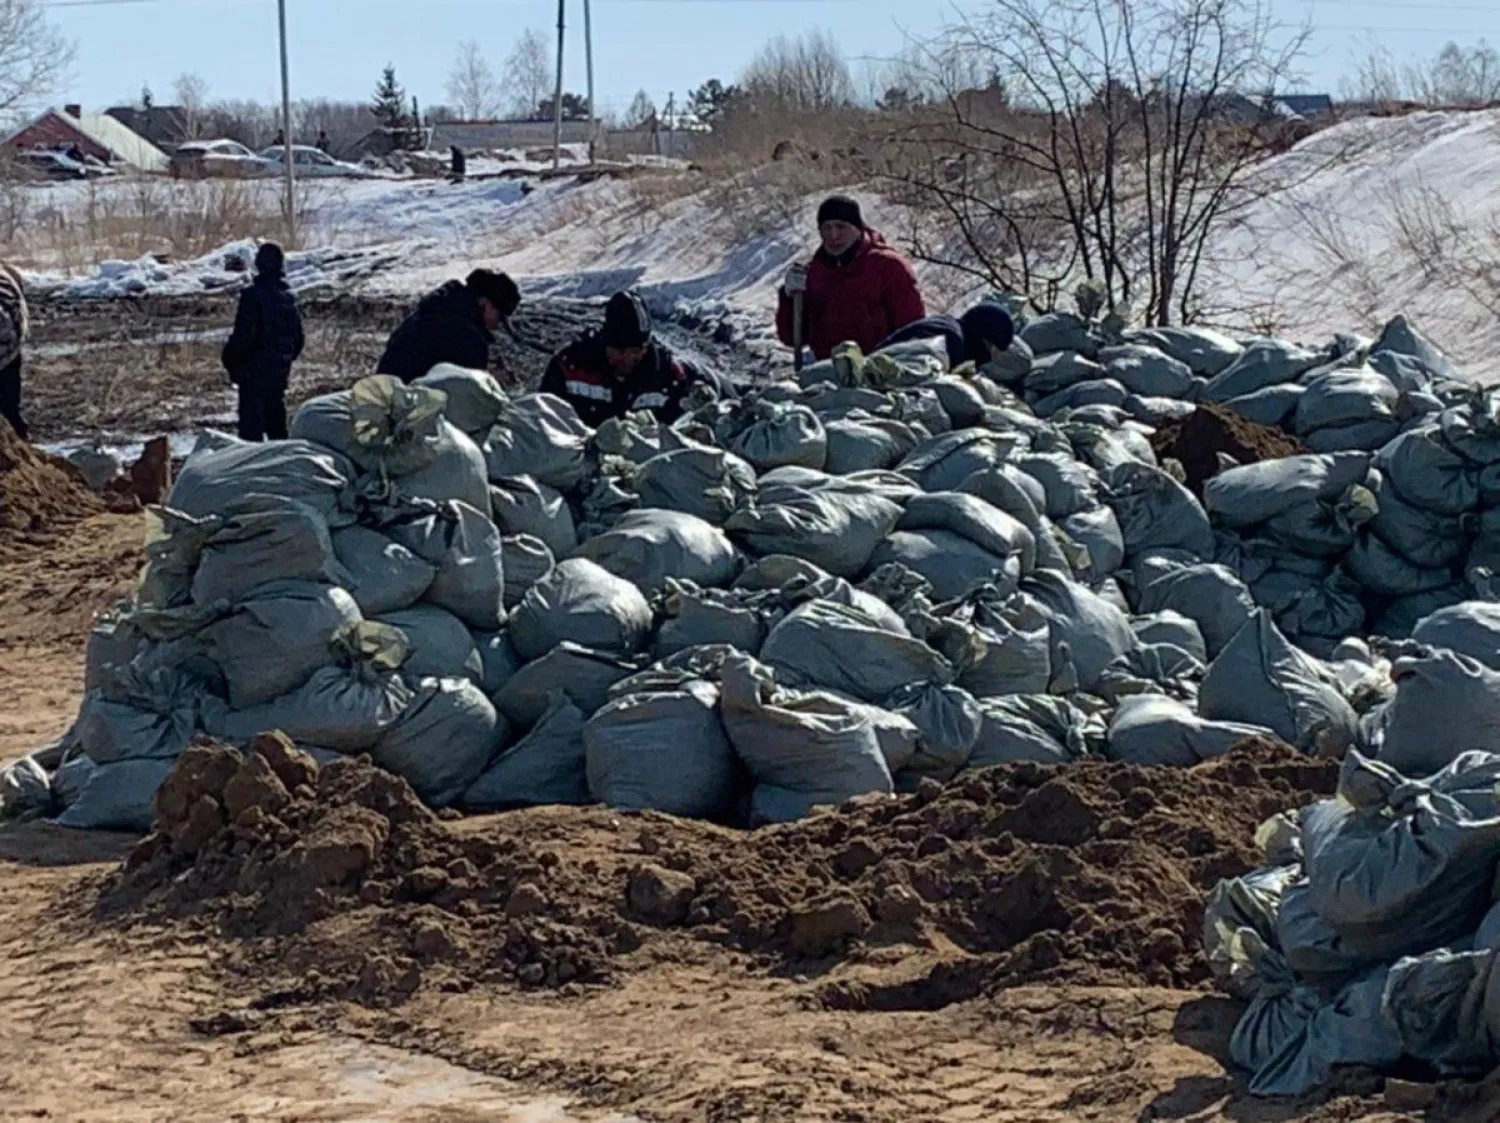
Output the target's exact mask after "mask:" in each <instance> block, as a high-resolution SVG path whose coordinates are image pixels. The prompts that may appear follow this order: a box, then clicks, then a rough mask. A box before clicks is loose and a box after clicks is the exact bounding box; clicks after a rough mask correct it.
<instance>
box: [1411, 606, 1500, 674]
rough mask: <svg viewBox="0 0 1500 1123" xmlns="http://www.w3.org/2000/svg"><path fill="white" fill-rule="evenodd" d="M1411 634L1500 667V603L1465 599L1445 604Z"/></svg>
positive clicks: (1433, 644) (1417, 638) (1482, 662)
mask: <svg viewBox="0 0 1500 1123" xmlns="http://www.w3.org/2000/svg"><path fill="white" fill-rule="evenodd" d="M1411 638H1412V639H1414V640H1416V641H1417V642H1418V643H1422V644H1427V645H1429V646H1431V647H1442V648H1447V649H1448V650H1449V651H1452V652H1456V653H1457V654H1459V655H1466V656H1468V657H1469V658H1470V659H1473V660H1474V661H1475V662H1477V663H1481V664H1483V665H1484V666H1486V667H1488V668H1489V669H1490V670H1492V671H1500V604H1495V603H1493V602H1491V601H1465V602H1464V603H1463V604H1457V605H1454V606H1452V607H1451V608H1441V609H1439V610H1438V611H1436V612H1434V613H1433V614H1432V615H1431V616H1428V617H1426V618H1424V619H1423V620H1422V621H1421V622H1420V623H1419V624H1417V626H1416V627H1415V628H1414V629H1412V633H1411Z"/></svg>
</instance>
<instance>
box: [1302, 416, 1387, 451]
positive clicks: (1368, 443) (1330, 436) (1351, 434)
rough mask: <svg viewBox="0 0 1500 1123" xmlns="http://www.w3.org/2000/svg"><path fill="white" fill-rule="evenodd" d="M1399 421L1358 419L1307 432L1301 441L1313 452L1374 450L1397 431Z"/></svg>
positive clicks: (1383, 444) (1379, 447)
mask: <svg viewBox="0 0 1500 1123" xmlns="http://www.w3.org/2000/svg"><path fill="white" fill-rule="evenodd" d="M1401 427H1402V425H1401V422H1400V421H1397V420H1395V419H1394V418H1392V419H1389V420H1375V421H1359V422H1355V423H1354V424H1352V425H1338V426H1334V427H1333V428H1330V429H1319V430H1318V431H1317V432H1315V433H1308V434H1307V435H1306V436H1304V437H1303V438H1302V443H1303V444H1305V445H1306V446H1307V447H1308V448H1310V449H1312V450H1313V451H1314V452H1328V453H1332V452H1361V451H1363V452H1374V451H1376V450H1377V449H1381V448H1384V447H1385V446H1386V445H1387V444H1389V443H1390V442H1391V441H1392V440H1393V439H1394V438H1395V437H1396V435H1397V434H1398V433H1400V432H1401Z"/></svg>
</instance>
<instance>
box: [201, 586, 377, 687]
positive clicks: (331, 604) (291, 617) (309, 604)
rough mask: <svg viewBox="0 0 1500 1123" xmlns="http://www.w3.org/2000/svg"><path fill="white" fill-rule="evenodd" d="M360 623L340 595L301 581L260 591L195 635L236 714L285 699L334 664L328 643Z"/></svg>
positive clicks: (354, 610) (350, 604)
mask: <svg viewBox="0 0 1500 1123" xmlns="http://www.w3.org/2000/svg"><path fill="white" fill-rule="evenodd" d="M361 619H362V617H361V615H360V611H359V606H358V605H357V604H355V603H354V598H353V597H351V596H350V595H349V594H348V593H346V592H344V590H343V589H336V588H333V587H331V586H328V585H313V584H309V583H307V582H302V581H283V582H276V583H274V584H271V585H263V586H261V587H260V588H259V589H257V590H256V591H255V593H254V594H253V595H252V596H250V597H248V598H247V599H245V600H243V601H241V602H240V603H239V604H237V605H235V606H234V608H233V610H232V611H230V613H229V614H228V615H227V616H225V617H224V618H223V619H221V620H218V621H216V622H215V623H213V624H210V625H209V626H208V627H206V628H205V629H204V630H203V631H202V632H200V633H199V636H198V639H199V642H200V643H201V644H202V647H203V650H204V653H205V654H206V655H207V656H208V657H209V658H210V659H212V660H213V661H214V662H215V663H216V664H218V666H219V668H220V669H221V671H222V672H223V675H224V680H225V683H226V685H227V686H228V689H229V703H230V705H232V706H233V707H234V708H235V709H244V708H245V707H247V706H254V705H258V704H259V703H261V702H269V701H271V700H272V699H273V698H280V697H281V696H282V695H283V694H289V693H291V692H292V691H293V690H295V689H297V687H299V686H301V685H302V684H303V683H305V682H306V681H307V680H308V679H309V678H311V677H312V674H313V672H314V671H317V670H319V669H321V668H323V667H326V666H328V665H329V664H330V663H331V662H332V661H333V648H332V642H333V639H334V637H335V636H336V635H337V634H338V633H339V632H340V631H341V630H342V629H343V628H345V627H348V626H349V625H351V624H358V623H359V622H360V620H361Z"/></svg>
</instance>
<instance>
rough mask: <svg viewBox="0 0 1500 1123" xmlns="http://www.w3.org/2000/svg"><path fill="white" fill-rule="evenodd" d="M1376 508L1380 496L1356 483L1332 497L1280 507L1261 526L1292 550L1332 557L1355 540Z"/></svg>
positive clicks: (1377, 507)
mask: <svg viewBox="0 0 1500 1123" xmlns="http://www.w3.org/2000/svg"><path fill="white" fill-rule="evenodd" d="M1372 482H1374V481H1373V480H1372ZM1379 510H1380V500H1379V499H1378V498H1377V497H1376V495H1375V492H1374V491H1373V490H1372V489H1371V488H1369V487H1366V486H1364V485H1363V484H1355V485H1353V486H1352V487H1349V488H1347V489H1346V490H1345V491H1344V492H1343V493H1342V494H1341V495H1339V496H1338V497H1336V498H1334V499H1329V500H1323V499H1319V500H1314V501H1311V502H1306V503H1302V504H1300V505H1298V506H1296V507H1293V508H1291V509H1290V510H1287V511H1283V512H1282V513H1281V514H1279V515H1277V516H1276V517H1275V518H1273V519H1272V520H1271V521H1270V522H1268V523H1266V524H1265V526H1264V527H1263V528H1262V530H1263V533H1264V534H1265V536H1266V537H1267V538H1268V539H1269V540H1271V541H1273V542H1276V543H1279V544H1280V545H1282V546H1283V547H1285V548H1286V549H1288V550H1290V551H1292V552H1294V553H1297V554H1301V555H1303V556H1305V557H1318V558H1335V557H1338V556H1340V555H1342V554H1344V553H1345V552H1346V551H1347V550H1349V549H1351V548H1352V547H1353V546H1354V545H1355V543H1356V542H1358V540H1359V536H1360V529H1361V528H1362V527H1364V526H1366V525H1368V524H1369V523H1370V522H1371V521H1372V520H1373V519H1374V518H1375V515H1376V514H1377V513H1378V512H1379Z"/></svg>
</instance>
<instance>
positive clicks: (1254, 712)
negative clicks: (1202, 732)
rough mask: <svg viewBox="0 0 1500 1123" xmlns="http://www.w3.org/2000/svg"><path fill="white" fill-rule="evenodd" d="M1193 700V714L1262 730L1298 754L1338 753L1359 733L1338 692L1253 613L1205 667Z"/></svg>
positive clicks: (1266, 620)
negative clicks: (1309, 751) (1307, 751)
mask: <svg viewBox="0 0 1500 1123" xmlns="http://www.w3.org/2000/svg"><path fill="white" fill-rule="evenodd" d="M1198 701H1199V704H1198V712H1199V713H1200V714H1201V715H1202V716H1203V717H1205V718H1207V719H1208V720H1210V721H1233V722H1241V723H1243V724H1245V725H1257V726H1261V727H1263V728H1266V729H1269V730H1271V731H1272V732H1273V733H1275V734H1276V736H1278V737H1280V738H1281V739H1282V740H1283V741H1286V742H1287V743H1288V744H1291V745H1295V746H1296V747H1298V748H1300V749H1312V748H1314V747H1318V746H1322V747H1326V748H1328V749H1329V750H1330V751H1337V750H1339V749H1341V748H1343V747H1346V746H1348V745H1350V744H1352V743H1353V742H1354V738H1355V735H1356V731H1357V729H1358V719H1357V718H1356V716H1355V714H1354V710H1353V709H1352V708H1351V707H1350V705H1349V703H1348V702H1346V701H1345V700H1344V697H1343V695H1342V694H1340V693H1339V690H1338V688H1337V687H1336V686H1335V685H1333V684H1332V683H1331V682H1329V680H1328V678H1327V677H1326V676H1325V673H1324V672H1323V670H1322V669H1321V668H1320V667H1319V666H1318V664H1317V663H1316V662H1315V661H1314V660H1313V659H1312V658H1311V657H1310V656H1308V655H1306V654H1304V653H1303V652H1301V651H1299V650H1298V649H1297V648H1295V647H1293V646H1292V645H1291V644H1290V643H1288V642H1287V639H1286V637H1285V636H1284V635H1282V634H1281V631H1280V630H1279V629H1278V628H1277V627H1276V625H1275V623H1274V622H1273V621H1272V619H1271V616H1270V614H1269V613H1267V612H1265V611H1258V612H1256V614H1255V616H1254V617H1253V618H1252V619H1251V620H1250V622H1249V623H1247V624H1246V625H1245V626H1244V627H1243V628H1241V629H1240V632H1239V634H1238V635H1237V636H1235V637H1234V639H1232V640H1231V641H1230V642H1229V644H1228V646H1226V647H1225V648H1224V650H1223V651H1221V652H1220V653H1219V656H1218V658H1216V659H1215V660H1214V661H1213V663H1212V665H1210V667H1209V668H1208V674H1207V675H1206V676H1205V677H1204V679H1203V685H1202V687H1201V688H1200V690H1199V695H1198Z"/></svg>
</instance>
